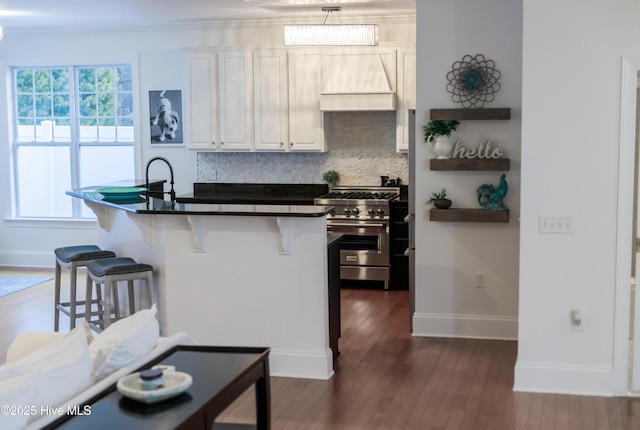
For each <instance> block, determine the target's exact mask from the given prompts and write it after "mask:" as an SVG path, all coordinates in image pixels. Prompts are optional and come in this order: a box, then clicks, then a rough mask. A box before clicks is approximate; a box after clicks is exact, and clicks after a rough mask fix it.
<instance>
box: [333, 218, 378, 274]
mask: <svg viewBox="0 0 640 430" xmlns="http://www.w3.org/2000/svg"><path fill="white" fill-rule="evenodd" d="M327 230H328V231H329V232H332V233H341V234H342V235H343V238H342V240H341V241H340V265H341V266H383V267H388V266H389V223H388V221H378V220H376V221H358V220H331V221H327Z"/></svg>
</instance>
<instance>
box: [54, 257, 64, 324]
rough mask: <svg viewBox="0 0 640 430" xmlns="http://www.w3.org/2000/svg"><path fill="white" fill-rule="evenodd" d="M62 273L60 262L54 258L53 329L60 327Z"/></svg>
mask: <svg viewBox="0 0 640 430" xmlns="http://www.w3.org/2000/svg"><path fill="white" fill-rule="evenodd" d="M61 275H62V268H61V267H60V262H59V261H58V259H57V258H56V279H55V292H54V303H55V304H54V306H55V309H54V314H53V315H54V316H53V330H54V331H58V330H59V329H60V308H59V307H58V306H60V276H61Z"/></svg>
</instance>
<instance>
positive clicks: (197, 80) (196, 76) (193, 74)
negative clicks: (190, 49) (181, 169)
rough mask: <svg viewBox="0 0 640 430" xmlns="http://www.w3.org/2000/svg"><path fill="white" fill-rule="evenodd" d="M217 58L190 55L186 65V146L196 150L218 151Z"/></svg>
mask: <svg viewBox="0 0 640 430" xmlns="http://www.w3.org/2000/svg"><path fill="white" fill-rule="evenodd" d="M216 60H217V57H216V55H215V54H208V53H204V54H195V53H194V54H190V55H188V56H187V58H186V64H187V94H186V96H187V106H188V107H189V113H188V115H187V128H188V133H189V135H188V139H187V142H188V143H187V146H188V147H189V148H190V149H196V150H200V151H202V150H212V149H217V140H218V139H217V134H216V133H217V130H218V123H217V118H218V115H217V109H218V88H217V78H216V76H217V72H216V68H217V61H216Z"/></svg>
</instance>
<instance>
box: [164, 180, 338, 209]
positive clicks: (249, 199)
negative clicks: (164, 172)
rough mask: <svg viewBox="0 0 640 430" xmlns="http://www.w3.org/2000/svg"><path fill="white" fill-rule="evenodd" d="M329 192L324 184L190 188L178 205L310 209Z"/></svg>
mask: <svg viewBox="0 0 640 430" xmlns="http://www.w3.org/2000/svg"><path fill="white" fill-rule="evenodd" d="M328 192H329V187H328V186H327V185H326V184H238V183H226V184H225V183H207V182H196V183H195V184H193V193H192V194H186V195H181V196H178V198H177V199H176V200H177V201H178V202H180V203H227V204H273V205H313V199H314V198H316V197H318V196H321V195H323V194H326V193H328Z"/></svg>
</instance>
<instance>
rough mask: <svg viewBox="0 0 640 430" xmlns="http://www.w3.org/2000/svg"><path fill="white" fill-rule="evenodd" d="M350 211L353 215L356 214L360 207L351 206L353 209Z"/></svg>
mask: <svg viewBox="0 0 640 430" xmlns="http://www.w3.org/2000/svg"><path fill="white" fill-rule="evenodd" d="M351 213H353V214H354V215H358V214H359V213H360V209H358V208H353V209H351Z"/></svg>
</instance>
